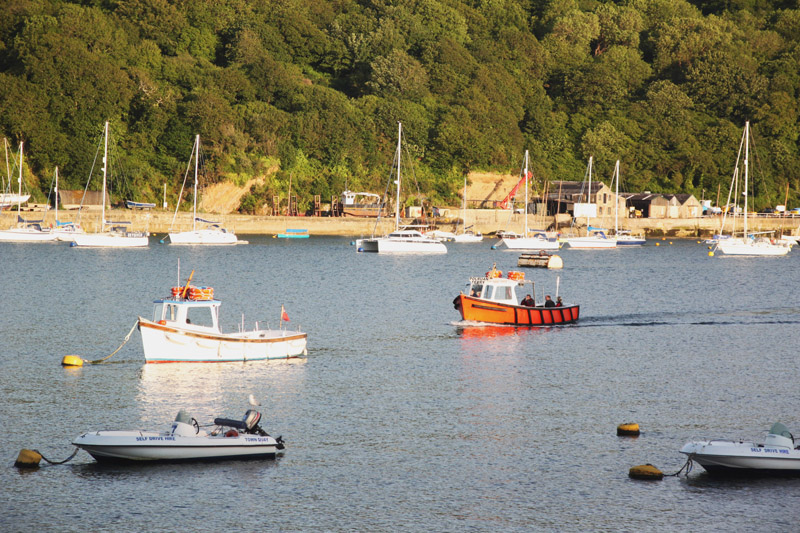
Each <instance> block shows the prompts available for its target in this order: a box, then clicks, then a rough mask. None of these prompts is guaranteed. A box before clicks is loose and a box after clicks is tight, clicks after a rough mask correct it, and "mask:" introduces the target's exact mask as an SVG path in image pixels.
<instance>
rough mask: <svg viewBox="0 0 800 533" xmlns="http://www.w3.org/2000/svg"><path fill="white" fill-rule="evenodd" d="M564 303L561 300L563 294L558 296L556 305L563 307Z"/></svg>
mask: <svg viewBox="0 0 800 533" xmlns="http://www.w3.org/2000/svg"><path fill="white" fill-rule="evenodd" d="M562 305H564V302H562V301H561V296H559V297H557V298H556V307H561V306H562Z"/></svg>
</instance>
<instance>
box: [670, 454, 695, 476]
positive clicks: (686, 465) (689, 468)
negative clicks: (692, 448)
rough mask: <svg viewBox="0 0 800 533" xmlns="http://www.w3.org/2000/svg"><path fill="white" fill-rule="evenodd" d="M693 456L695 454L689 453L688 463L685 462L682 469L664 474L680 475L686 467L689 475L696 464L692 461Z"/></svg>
mask: <svg viewBox="0 0 800 533" xmlns="http://www.w3.org/2000/svg"><path fill="white" fill-rule="evenodd" d="M693 456H694V454H690V455H689V458H688V459H686V464H684V465H683V466H682V467H681V469H680V470H678V471H677V472H675V473H674V474H664V476H675V477H678V476H679V475H681V472H683V470H684V469H686V475H687V476H688V475H689V472H691V471H692V466H693V465H694V463H693V461H692V457H693Z"/></svg>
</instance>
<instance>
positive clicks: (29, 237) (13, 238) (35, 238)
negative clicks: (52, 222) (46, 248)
mask: <svg viewBox="0 0 800 533" xmlns="http://www.w3.org/2000/svg"><path fill="white" fill-rule="evenodd" d="M56 237H57V236H56V234H55V233H54V232H52V231H38V230H33V229H25V228H20V229H7V230H3V231H0V242H53V241H55V240H56Z"/></svg>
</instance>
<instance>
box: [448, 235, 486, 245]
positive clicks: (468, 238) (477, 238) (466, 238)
mask: <svg viewBox="0 0 800 533" xmlns="http://www.w3.org/2000/svg"><path fill="white" fill-rule="evenodd" d="M481 241H483V235H476V234H474V233H458V234H456V236H455V237H454V238H453V242H462V243H473V242H481Z"/></svg>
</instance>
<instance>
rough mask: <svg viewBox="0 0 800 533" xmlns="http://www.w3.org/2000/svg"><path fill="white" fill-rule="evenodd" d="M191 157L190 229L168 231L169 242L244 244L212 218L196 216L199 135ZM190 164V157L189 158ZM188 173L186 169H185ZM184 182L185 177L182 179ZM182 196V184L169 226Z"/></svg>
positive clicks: (173, 221) (175, 215) (195, 139)
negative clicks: (191, 195)
mask: <svg viewBox="0 0 800 533" xmlns="http://www.w3.org/2000/svg"><path fill="white" fill-rule="evenodd" d="M192 157H194V198H193V200H192V229H191V230H189V231H179V232H174V231H170V232H169V243H170V244H245V241H240V240H239V239H238V238H237V237H236V235H235V234H234V233H232V232H230V231H228V230H226V229H225V228H223V227H222V226H221V225H220V223H219V222H214V221H212V220H205V219H202V218H198V217H197V169H198V166H199V163H198V161H199V160H200V135H196V136H195V138H194V146H193V147H192ZM189 164H191V158H189ZM187 174H188V169H187ZM183 182H184V184H185V183H186V179H185V178H184V180H183ZM182 196H183V186H181V193H180V196H179V197H178V202H177V204H176V205H175V214H174V215H173V217H172V224H171V226H174V225H175V218H176V217H177V216H178V208H179V207H180V205H181V197H182ZM198 222H200V223H203V224H206V227H204V228H200V229H197V223H198Z"/></svg>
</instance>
